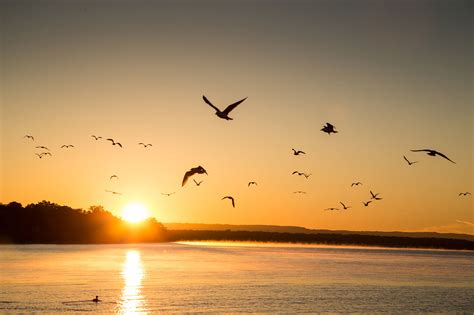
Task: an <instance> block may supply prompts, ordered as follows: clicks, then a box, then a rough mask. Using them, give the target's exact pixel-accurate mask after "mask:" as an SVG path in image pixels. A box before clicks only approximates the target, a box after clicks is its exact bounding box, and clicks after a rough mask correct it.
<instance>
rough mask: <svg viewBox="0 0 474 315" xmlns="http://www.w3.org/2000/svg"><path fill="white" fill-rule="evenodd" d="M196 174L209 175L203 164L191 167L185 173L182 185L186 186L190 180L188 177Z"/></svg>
mask: <svg viewBox="0 0 474 315" xmlns="http://www.w3.org/2000/svg"><path fill="white" fill-rule="evenodd" d="M194 174H206V175H207V172H206V170H205V169H204V167H202V166H197V167H193V168H192V169H190V170H189V171H187V172H186V173H184V177H183V182H182V183H181V186H184V184H186V182H187V181H188V178H189V177H191V176H193V175H194Z"/></svg>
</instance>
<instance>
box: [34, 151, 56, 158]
mask: <svg viewBox="0 0 474 315" xmlns="http://www.w3.org/2000/svg"><path fill="white" fill-rule="evenodd" d="M35 154H36V155H37V156H38V157H39V158H40V159H41V158H43V156H45V155H49V156H52V154H51V153H49V152H41V153H35Z"/></svg>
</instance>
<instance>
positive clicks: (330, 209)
mask: <svg viewBox="0 0 474 315" xmlns="http://www.w3.org/2000/svg"><path fill="white" fill-rule="evenodd" d="M324 210H326V211H334V210H339V209H338V208H327V209H324Z"/></svg>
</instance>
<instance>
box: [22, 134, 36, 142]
mask: <svg viewBox="0 0 474 315" xmlns="http://www.w3.org/2000/svg"><path fill="white" fill-rule="evenodd" d="M23 138H27V139H28V138H29V139H31V140H33V141H35V137H33V136H30V135H25V136H24V137H23Z"/></svg>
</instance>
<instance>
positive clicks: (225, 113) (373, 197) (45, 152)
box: [24, 95, 471, 211]
mask: <svg viewBox="0 0 474 315" xmlns="http://www.w3.org/2000/svg"><path fill="white" fill-rule="evenodd" d="M202 98H203V100H204V102H205V103H206V104H208V105H209V106H210V107H212V108H213V109H214V110H215V111H216V112H215V115H216V116H217V117H219V118H221V119H225V120H233V118H231V117H229V114H230V113H231V111H232V110H234V109H235V108H236V107H237V106H238V105H240V104H241V103H242V102H244V101H245V100H246V99H247V97H246V98H243V99H241V100H239V101H237V102H235V103H232V104H230V105H228V106H227V107H226V108H225V109H224V110H222V111H221V110H220V109H219V108H217V107H216V106H215V105H214V104H212V103H211V101H209V99H208V98H207V97H206V96H204V95H203V97H202ZM335 128H336V127H335V126H334V125H332V124H331V123H328V122H327V123H326V124H325V125H324V126H323V127H322V129H321V131H322V132H324V133H327V134H328V135H331V133H334V134H336V133H338V131H337V130H335ZM91 137H92V138H93V139H94V140H95V141H98V140H100V139H102V137H101V136H96V135H91ZM24 138H26V139H31V140H32V141H35V138H34V136H32V135H25V136H24ZM106 141H110V143H111V144H112V145H113V146H118V147H120V148H123V145H122V144H121V143H120V142H118V141H115V139H113V138H107V139H106ZM138 145H140V146H143V148H148V147H151V146H152V144H151V143H144V142H139V143H138ZM60 148H61V149H71V148H74V145H72V144H63V145H61V147H60ZM36 149H40V150H42V152H39V153H35V154H36V155H37V156H38V158H40V159H41V158H43V157H45V156H50V157H51V156H52V153H51V152H50V151H51V150H50V149H49V148H48V147H46V146H36ZM292 151H293V155H295V156H299V155H302V154H306V152H304V151H302V150H296V149H294V148H292ZM411 151H412V152H425V153H426V154H427V155H429V156H432V157H436V156H440V157H442V158H444V159H446V160H448V161H450V162H452V163H455V162H454V161H453V160H451V159H450V158H448V157H447V156H446V155H445V154H443V153H441V152H438V151H436V150H433V149H417V150H411ZM403 159H404V160H405V161H406V162H407V164H408V165H409V166H411V165H413V164H415V163H418V161H410V160H409V159H408V158H407V157H406V156H405V155H403ZM196 174H206V175H208V173H207V171H206V170H205V169H204V167H202V166H200V165H199V166H196V167H193V168H191V169H189V170H188V171H186V172H185V173H184V177H183V180H182V182H181V186H184V185H185V184H186V183H187V182H188V179H189V178H190V177H192V176H193V175H196ZM292 175H298V176H304V177H305V178H306V179H308V178H309V177H310V176H311V174H308V173H305V172H300V171H293V172H292ZM109 179H110V180H114V179H119V177H118V176H117V175H115V174H114V175H111V176H110V178H109ZM193 182H194V183H195V185H196V186H200V185H201V184H202V182H203V181H202V180H201V181H196V180H195V179H193ZM252 185H254V186H257V185H258V184H257V182H255V181H250V182H248V184H247V186H248V187H250V186H252ZM359 185H363V184H362V183H361V182H359V181H358V182H353V183H352V184H351V187H354V186H356V187H357V186H359ZM105 192H107V193H111V194H113V195H122V193H120V192H116V191H113V190H105ZM175 193H176V192H171V193H161V194H162V195H165V196H167V197H170V196H171V195H173V194H175ZM293 193H294V194H306V192H305V191H302V190H298V191H294V192H293ZM369 193H370V199H369V200H367V201H362V204H363V206H365V207H367V206H369V204H370V203H371V202H375V201H379V200H382V198H381V197H379V195H380V194H379V193H373V192H372V190H369ZM468 195H471V193H470V192H461V193H459V196H468ZM225 199H229V200H230V201H231V204H232V207H234V208H235V199H234V197H233V196H224V197H222V199H221V200H225ZM339 203H340V204H341V205H342V209H341V208H336V207H330V208H326V209H324V210H327V211H337V210H347V209H349V208H352V206H350V205H346V204H345V203H343V202H342V201H340V202H339Z"/></svg>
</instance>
